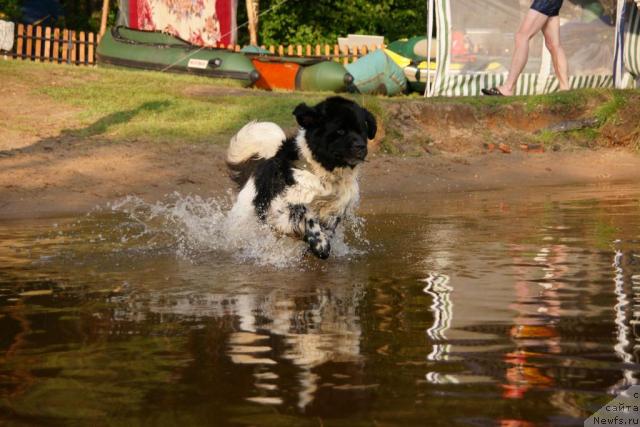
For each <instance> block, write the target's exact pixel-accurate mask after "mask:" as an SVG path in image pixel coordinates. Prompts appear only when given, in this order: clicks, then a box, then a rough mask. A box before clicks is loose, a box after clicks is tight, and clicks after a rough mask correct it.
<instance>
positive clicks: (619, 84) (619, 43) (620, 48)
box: [613, 0, 626, 89]
mask: <svg viewBox="0 0 640 427" xmlns="http://www.w3.org/2000/svg"><path fill="white" fill-rule="evenodd" d="M625 2H626V1H625V0H618V4H617V9H616V36H615V37H614V47H613V51H614V57H613V84H614V87H615V88H618V89H622V88H623V78H624V25H625V23H624V4H625Z"/></svg>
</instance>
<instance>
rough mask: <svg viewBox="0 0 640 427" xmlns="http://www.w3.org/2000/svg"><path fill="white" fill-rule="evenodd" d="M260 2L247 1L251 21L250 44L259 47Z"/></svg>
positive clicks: (257, 0) (248, 15) (254, 0)
mask: <svg viewBox="0 0 640 427" xmlns="http://www.w3.org/2000/svg"><path fill="white" fill-rule="evenodd" d="M258 2H259V0H246V5H247V18H248V19H249V43H250V44H251V45H253V46H258V7H259V4H258Z"/></svg>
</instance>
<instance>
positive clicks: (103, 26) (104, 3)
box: [98, 0, 109, 40]
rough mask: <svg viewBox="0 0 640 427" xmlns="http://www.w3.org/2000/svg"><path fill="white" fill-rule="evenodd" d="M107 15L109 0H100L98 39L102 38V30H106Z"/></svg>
mask: <svg viewBox="0 0 640 427" xmlns="http://www.w3.org/2000/svg"><path fill="white" fill-rule="evenodd" d="M108 17H109V0H102V18H101V19H100V32H99V33H98V40H100V39H102V36H104V32H105V31H107V18H108Z"/></svg>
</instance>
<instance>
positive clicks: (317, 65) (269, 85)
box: [246, 52, 353, 92]
mask: <svg viewBox="0 0 640 427" xmlns="http://www.w3.org/2000/svg"><path fill="white" fill-rule="evenodd" d="M246 54H247V56H248V57H249V58H251V61H252V62H253V66H254V67H255V68H256V70H258V73H259V74H260V77H259V79H258V80H257V81H256V82H255V86H256V87H259V88H261V89H266V90H273V89H285V90H302V91H327V92H345V91H346V90H348V89H349V88H350V87H351V85H352V84H353V76H352V75H351V74H349V73H348V72H347V70H346V68H345V67H344V66H343V65H342V64H339V63H337V62H334V61H327V60H326V59H324V58H321V57H318V58H315V57H295V56H274V55H270V54H263V53H260V54H252V53H250V52H247V53H246Z"/></svg>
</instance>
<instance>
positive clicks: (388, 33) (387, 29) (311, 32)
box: [238, 0, 427, 45]
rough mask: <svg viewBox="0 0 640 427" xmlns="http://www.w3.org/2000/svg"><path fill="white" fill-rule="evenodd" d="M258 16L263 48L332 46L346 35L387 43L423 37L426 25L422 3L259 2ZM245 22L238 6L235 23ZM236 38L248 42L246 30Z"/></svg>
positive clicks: (396, 0) (395, 0) (363, 0)
mask: <svg viewBox="0 0 640 427" xmlns="http://www.w3.org/2000/svg"><path fill="white" fill-rule="evenodd" d="M278 5H280V6H278ZM266 11H268V12H266ZM265 12H266V13H265ZM260 13H264V14H263V15H262V16H261V17H260V19H259V26H258V32H259V34H258V40H259V42H260V43H261V44H266V45H269V44H274V45H277V44H289V43H292V44H311V45H315V44H318V43H321V44H335V43H336V41H337V39H338V37H340V36H346V35H347V34H374V35H382V36H385V39H386V41H387V42H389V41H393V40H397V39H399V38H402V37H411V36H415V35H421V34H425V32H426V26H427V24H426V20H427V18H426V16H427V11H426V6H425V2H424V1H422V0H421V1H416V0H381V1H372V0H371V1H370V0H317V1H315V2H313V3H312V4H310V2H299V1H298V2H297V1H292V0H289V1H285V2H283V0H261V1H260ZM245 21H246V10H245V8H244V7H243V4H242V3H241V4H240V6H239V8H238V24H242V23H244V22H245ZM243 28H244V27H243ZM238 35H239V38H240V43H246V42H247V41H248V35H247V31H246V29H241V30H240V31H239V33H238Z"/></svg>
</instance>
